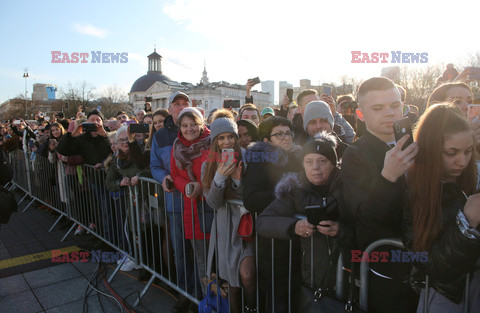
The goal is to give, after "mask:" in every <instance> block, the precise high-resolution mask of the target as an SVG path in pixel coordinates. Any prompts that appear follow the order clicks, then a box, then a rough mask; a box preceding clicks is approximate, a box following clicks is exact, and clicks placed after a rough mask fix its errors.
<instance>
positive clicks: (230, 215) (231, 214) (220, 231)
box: [202, 110, 256, 313]
mask: <svg viewBox="0 0 480 313" xmlns="http://www.w3.org/2000/svg"><path fill="white" fill-rule="evenodd" d="M222 111H225V110H219V111H217V112H215V113H216V114H215V115H214V116H213V122H212V124H211V125H210V130H211V132H212V133H211V139H212V143H211V146H210V150H209V152H208V156H207V161H206V162H205V163H203V165H202V184H203V186H204V190H203V193H204V195H205V198H206V199H207V203H208V205H209V206H210V207H211V208H212V209H214V210H216V219H215V220H214V221H213V224H212V233H211V238H212V239H211V241H210V246H209V251H210V250H212V255H213V251H218V258H217V260H218V264H217V267H218V274H219V276H220V277H222V279H225V280H226V281H228V284H229V290H231V303H230V309H231V312H234V313H235V312H242V308H241V303H242V297H241V287H243V288H244V291H245V312H251V311H250V310H251V309H254V308H255V302H256V297H255V295H256V293H255V292H256V288H255V287H256V285H255V258H254V243H253V242H244V241H243V240H242V239H241V238H240V237H238V235H237V230H238V224H239V222H240V219H241V217H242V215H243V213H244V211H246V210H245V208H243V207H239V206H237V205H229V206H228V207H227V205H226V204H225V200H227V199H240V198H241V196H242V190H243V186H242V174H243V167H244V162H243V161H242V155H243V153H242V152H243V151H242V149H241V147H240V144H239V140H238V129H237V124H236V123H235V120H234V118H233V115H232V114H231V113H230V112H228V111H227V112H228V113H229V114H226V113H223V112H222ZM219 115H226V116H225V117H218V116H219ZM225 149H226V150H227V151H228V152H227V153H223V151H225ZM230 152H231V154H230ZM232 155H233V156H234V159H233V160H232V161H230V158H229V157H230V156H232ZM227 210H228V212H227ZM215 246H217V247H218V249H216V250H214V249H215ZM209 255H210V253H209ZM208 264H209V265H210V264H211V261H210V260H209V263H208ZM209 272H210V271H209V270H208V267H207V275H208V274H209Z"/></svg>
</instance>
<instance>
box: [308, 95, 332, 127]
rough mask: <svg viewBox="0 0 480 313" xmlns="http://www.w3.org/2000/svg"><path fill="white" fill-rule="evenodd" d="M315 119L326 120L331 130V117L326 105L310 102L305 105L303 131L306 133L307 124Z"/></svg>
mask: <svg viewBox="0 0 480 313" xmlns="http://www.w3.org/2000/svg"><path fill="white" fill-rule="evenodd" d="M316 118H321V119H324V120H326V121H327V122H328V124H330V126H331V127H332V129H333V125H334V122H333V115H332V111H331V110H330V107H329V106H328V104H327V103H325V102H323V101H312V102H309V103H308V104H307V106H306V107H305V111H304V113H303V129H304V130H305V131H306V130H307V125H308V123H309V122H310V121H311V120H313V119H316Z"/></svg>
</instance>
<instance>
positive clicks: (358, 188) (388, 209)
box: [341, 132, 411, 281]
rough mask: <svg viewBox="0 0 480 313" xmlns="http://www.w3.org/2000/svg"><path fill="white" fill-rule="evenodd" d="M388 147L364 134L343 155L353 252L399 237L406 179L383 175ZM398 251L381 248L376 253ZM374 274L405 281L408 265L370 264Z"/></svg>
mask: <svg viewBox="0 0 480 313" xmlns="http://www.w3.org/2000/svg"><path fill="white" fill-rule="evenodd" d="M389 149H390V148H389V146H388V145H387V144H386V143H385V142H383V141H382V140H380V139H379V138H377V137H376V136H374V135H373V134H371V133H369V132H367V133H366V134H365V135H364V136H362V138H360V139H359V140H357V141H356V142H354V143H353V144H352V145H350V146H349V147H348V148H347V150H346V151H345V153H344V154H343V162H342V170H341V175H342V182H343V197H344V199H345V204H346V207H347V211H348V214H349V215H350V216H349V219H351V220H353V224H354V229H355V242H354V246H355V248H356V249H361V250H365V248H366V247H367V246H368V245H369V244H371V243H373V242H374V241H377V240H379V239H383V238H401V235H402V227H403V224H402V223H403V208H404V203H405V200H406V194H405V177H404V176H402V177H400V178H399V179H398V180H397V181H396V182H395V183H392V182H390V181H388V180H387V179H385V178H384V177H383V176H382V175H381V172H382V169H383V164H384V160H385V154H386V152H387V151H388V150H389ZM392 249H395V250H396V249H397V248H395V247H391V246H384V247H381V248H379V249H378V250H375V251H387V252H390V251H391V250H392ZM370 267H371V268H372V269H373V270H375V271H376V272H378V273H380V274H383V275H386V276H389V277H391V278H394V279H396V280H400V281H404V280H406V279H407V278H408V274H409V273H410V269H411V266H410V265H409V264H408V263H390V262H387V263H382V262H378V263H371V264H370Z"/></svg>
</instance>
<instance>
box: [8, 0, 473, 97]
mask: <svg viewBox="0 0 480 313" xmlns="http://www.w3.org/2000/svg"><path fill="white" fill-rule="evenodd" d="M452 5H453V6H454V7H455V9H452V8H450V7H449V6H448V7H447V6H446V7H445V8H443V7H442V6H440V5H439V4H438V3H437V4H435V5H434V6H431V5H429V4H428V3H423V2H419V1H414V0H407V1H404V2H402V3H401V4H400V3H398V4H396V5H393V4H389V5H386V4H385V2H383V1H374V2H373V3H369V4H367V3H366V2H358V1H351V2H350V1H342V2H341V3H340V2H338V3H337V2H333V1H332V2H328V3H325V2H320V1H308V0H298V1H296V2H291V1H288V2H285V3H283V2H279V1H273V0H264V1H254V0H243V1H229V0H201V1H200V0H169V1H81V2H72V1H60V0H51V1H48V0H47V1H5V2H4V3H3V4H2V9H1V11H0V27H1V29H2V32H1V35H0V39H1V42H2V44H3V45H2V49H0V60H2V61H1V63H0V102H3V101H5V100H7V99H9V98H12V97H14V96H16V95H18V94H19V93H23V92H24V88H25V87H24V83H25V81H24V79H23V77H22V75H23V69H24V68H25V67H27V68H28V71H29V74H30V78H29V79H28V91H29V95H30V93H31V91H32V84H33V83H37V82H38V83H50V84H54V85H58V87H59V88H61V87H62V86H65V85H66V84H67V82H69V81H71V82H73V83H74V82H78V81H83V80H85V81H87V82H89V83H91V84H93V85H94V86H95V87H96V92H97V95H100V94H101V92H102V90H104V89H105V88H107V87H109V86H113V85H116V86H118V87H121V88H123V90H125V92H128V91H129V90H130V87H131V85H132V84H133V82H134V81H135V80H136V79H137V78H138V77H140V76H142V75H144V74H145V73H146V70H147V59H146V56H147V55H148V54H150V53H151V52H152V51H153V46H154V44H156V46H157V52H159V53H160V54H161V55H162V56H163V57H164V58H163V62H162V66H163V72H164V74H165V75H167V76H169V77H170V78H172V79H174V80H177V81H188V82H191V83H197V82H199V80H200V78H201V75H202V71H203V62H204V60H206V63H207V71H208V75H209V78H210V80H211V81H219V80H226V81H229V82H232V83H245V82H246V80H247V79H248V78H251V77H255V76H260V79H262V80H275V81H279V80H287V81H288V82H290V83H293V84H294V85H298V80H299V79H301V78H308V79H311V80H312V83H314V84H316V83H319V82H326V81H335V80H338V78H339V77H340V76H341V75H343V74H347V75H349V76H355V77H357V78H368V77H371V76H374V75H378V74H379V73H380V70H381V67H382V65H383V64H352V63H351V51H352V50H361V51H367V52H375V51H377V52H384V51H387V52H388V51H392V50H401V51H405V52H428V54H429V63H430V64H432V63H434V62H445V63H448V62H454V63H459V62H461V61H463V60H464V59H465V58H466V57H467V55H468V54H469V53H473V52H476V51H478V50H480V49H479V46H478V43H477V41H476V39H474V38H475V34H476V31H477V29H478V21H477V20H476V19H474V18H463V17H459V16H457V17H458V18H459V20H458V22H456V23H455V16H456V15H458V14H459V13H455V14H456V15H455V16H453V17H452V19H449V18H446V16H451V15H452V14H453V13H452V12H478V9H480V5H479V4H478V3H476V2H468V1H463V0H459V1H456V2H455V4H452ZM346 7H348V8H349V10H348V11H345V8H346ZM307 8H308V9H307ZM339 16H343V17H344V20H339V19H338V17H339ZM446 21H451V23H452V24H455V25H450V26H448V25H446V27H440V26H438V25H444V24H445V22H446ZM459 28H461V29H463V30H464V31H463V30H462V31H460V30H459ZM54 50H59V51H62V52H67V53H72V52H87V53H91V51H92V50H95V51H97V50H100V51H102V52H119V53H120V52H128V63H123V64H122V63H114V64H92V63H86V64H82V63H78V64H61V63H60V64H56V63H51V51H54ZM90 59H91V58H89V61H90ZM387 65H390V64H387ZM412 66H425V65H412Z"/></svg>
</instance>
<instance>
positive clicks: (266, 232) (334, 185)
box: [256, 169, 353, 290]
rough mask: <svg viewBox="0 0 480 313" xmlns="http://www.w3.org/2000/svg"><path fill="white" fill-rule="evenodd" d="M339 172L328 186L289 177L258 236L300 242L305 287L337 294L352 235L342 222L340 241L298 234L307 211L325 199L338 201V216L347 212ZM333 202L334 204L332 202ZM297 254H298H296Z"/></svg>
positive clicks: (263, 217)
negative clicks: (339, 265) (338, 271)
mask: <svg viewBox="0 0 480 313" xmlns="http://www.w3.org/2000/svg"><path fill="white" fill-rule="evenodd" d="M341 185H342V183H341V178H340V175H339V170H338V169H334V171H333V172H332V173H331V174H330V179H329V181H328V182H327V184H326V185H323V186H315V185H313V184H311V183H310V182H309V181H308V180H307V179H306V177H305V174H304V173H300V174H297V173H289V174H286V175H285V176H284V177H283V178H282V180H281V181H280V182H279V183H278V184H277V186H276V188H275V195H276V199H275V200H274V201H273V202H272V203H271V204H270V205H269V206H268V207H267V208H266V209H265V210H264V211H263V212H262V214H260V215H259V216H258V218H257V221H256V229H257V232H258V233H259V234H260V235H262V236H264V237H267V238H278V239H286V240H287V239H295V238H299V239H300V247H301V258H302V259H301V268H300V269H301V276H302V282H303V284H304V285H308V286H310V287H312V288H315V289H318V288H321V289H322V290H333V284H334V274H335V264H336V262H337V260H338V256H339V252H340V246H341V245H342V246H344V247H349V246H350V245H351V242H352V235H353V234H352V231H351V228H349V227H348V225H347V224H346V223H344V222H343V221H342V220H339V224H340V232H339V234H338V235H337V236H336V237H329V236H325V235H323V234H321V233H319V232H318V231H316V232H315V233H314V235H313V239H312V237H310V238H303V237H300V236H298V235H297V234H295V224H296V223H297V221H298V220H299V218H300V217H302V218H306V213H305V207H306V206H310V205H318V204H321V203H322V202H323V198H328V199H332V198H334V199H335V200H336V201H337V205H338V206H337V208H336V209H335V210H336V211H337V213H338V214H339V215H340V216H342V215H343V214H340V211H343V210H345V205H344V204H343V201H342V196H341ZM329 201H330V200H329ZM312 240H313V243H314V249H313V252H314V255H313V286H312V285H311V276H310V275H311V268H312V266H311V263H312V262H311V253H312V251H311V248H310V247H311V246H310V245H311V241H312ZM293 253H294V254H295V252H293Z"/></svg>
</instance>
